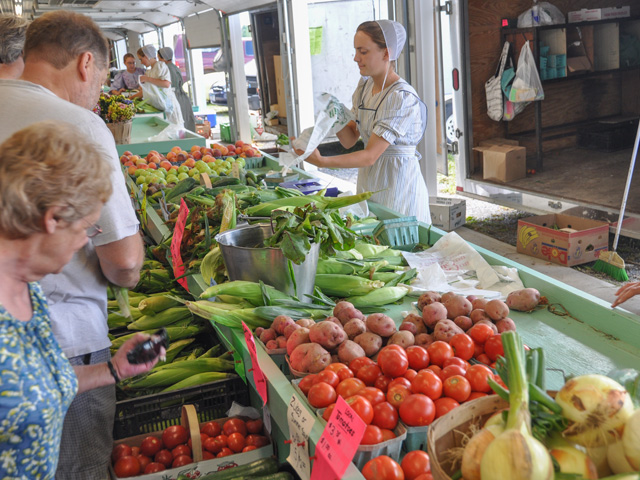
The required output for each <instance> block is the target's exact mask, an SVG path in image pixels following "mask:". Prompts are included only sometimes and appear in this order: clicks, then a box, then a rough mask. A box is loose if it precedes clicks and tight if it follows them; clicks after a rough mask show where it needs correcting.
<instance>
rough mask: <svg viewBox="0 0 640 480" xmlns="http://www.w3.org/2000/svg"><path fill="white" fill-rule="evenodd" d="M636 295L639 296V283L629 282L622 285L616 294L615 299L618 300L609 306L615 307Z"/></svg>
mask: <svg viewBox="0 0 640 480" xmlns="http://www.w3.org/2000/svg"><path fill="white" fill-rule="evenodd" d="M638 294H640V282H631V283H627V284H626V285H623V286H622V287H620V288H619V289H618V291H617V292H616V297H618V298H616V300H615V302H613V303H612V304H611V308H614V307H617V306H618V305H620V304H621V303H624V302H626V301H627V300H629V299H630V298H631V297H633V296H635V295H638Z"/></svg>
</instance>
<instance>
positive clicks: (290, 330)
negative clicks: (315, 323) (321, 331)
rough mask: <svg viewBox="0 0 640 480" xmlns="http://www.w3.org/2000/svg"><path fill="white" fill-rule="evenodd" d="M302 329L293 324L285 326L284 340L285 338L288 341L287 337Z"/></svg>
mask: <svg viewBox="0 0 640 480" xmlns="http://www.w3.org/2000/svg"><path fill="white" fill-rule="evenodd" d="M299 328H302V327H301V326H300V325H298V324H297V323H294V324H292V325H287V326H286V327H285V329H284V338H286V339H287V340H289V337H290V336H291V334H292V333H293V332H295V331H296V330H297V329H299Z"/></svg>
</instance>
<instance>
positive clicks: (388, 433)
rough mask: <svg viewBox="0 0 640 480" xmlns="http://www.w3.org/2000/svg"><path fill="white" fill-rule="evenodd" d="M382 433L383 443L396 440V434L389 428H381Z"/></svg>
mask: <svg viewBox="0 0 640 480" xmlns="http://www.w3.org/2000/svg"><path fill="white" fill-rule="evenodd" d="M380 431H381V432H382V441H383V442H386V441H387V440H393V439H394V438H396V434H395V433H393V430H389V429H388V428H381V429H380Z"/></svg>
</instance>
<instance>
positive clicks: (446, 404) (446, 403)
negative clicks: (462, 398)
mask: <svg viewBox="0 0 640 480" xmlns="http://www.w3.org/2000/svg"><path fill="white" fill-rule="evenodd" d="M433 403H434V404H435V406H436V418H440V417H441V416H442V415H444V414H445V413H449V412H450V411H451V410H453V409H454V408H456V407H459V406H460V404H459V403H458V402H456V401H455V400H454V399H453V398H449V397H440V398H439V399H437V400H436V401H435V402H433Z"/></svg>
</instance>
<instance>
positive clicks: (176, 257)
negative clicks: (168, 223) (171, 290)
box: [170, 199, 189, 292]
mask: <svg viewBox="0 0 640 480" xmlns="http://www.w3.org/2000/svg"><path fill="white" fill-rule="evenodd" d="M188 216H189V207H187V204H186V203H184V199H180V211H179V212H178V219H177V220H176V226H175V228H174V230H173V238H172V239H171V248H170V251H171V261H172V262H173V275H174V276H175V277H176V278H177V277H182V276H183V275H184V272H185V271H186V269H185V268H184V263H183V262H182V255H181V254H180V244H181V243H182V236H183V235H184V227H185V225H186V224H187V217H188ZM178 283H179V284H180V285H182V286H183V287H184V288H185V290H186V291H187V292H188V291H189V287H188V286H187V279H186V278H185V277H182V278H179V279H178Z"/></svg>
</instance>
